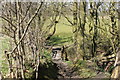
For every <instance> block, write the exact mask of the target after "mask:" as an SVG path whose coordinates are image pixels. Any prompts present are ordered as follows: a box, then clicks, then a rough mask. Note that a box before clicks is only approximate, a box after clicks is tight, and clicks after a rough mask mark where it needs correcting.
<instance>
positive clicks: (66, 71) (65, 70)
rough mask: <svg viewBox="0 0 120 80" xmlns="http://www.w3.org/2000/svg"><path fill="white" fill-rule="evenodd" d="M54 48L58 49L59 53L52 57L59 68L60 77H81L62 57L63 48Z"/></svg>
mask: <svg viewBox="0 0 120 80" xmlns="http://www.w3.org/2000/svg"><path fill="white" fill-rule="evenodd" d="M54 50H56V51H57V54H56V56H55V57H54V58H52V60H53V62H54V63H56V64H57V66H58V69H59V76H58V78H59V79H61V78H64V79H66V78H67V79H70V78H79V76H78V75H77V74H76V73H74V71H73V70H72V69H71V67H70V66H69V65H68V64H67V63H66V62H65V61H63V60H62V59H61V50H57V47H56V49H55V48H54Z"/></svg>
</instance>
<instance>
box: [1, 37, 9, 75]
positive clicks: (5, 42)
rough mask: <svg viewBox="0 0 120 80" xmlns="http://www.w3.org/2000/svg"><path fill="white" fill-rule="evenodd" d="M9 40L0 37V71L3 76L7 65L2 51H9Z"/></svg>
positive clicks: (6, 70) (6, 71)
mask: <svg viewBox="0 0 120 80" xmlns="http://www.w3.org/2000/svg"><path fill="white" fill-rule="evenodd" d="M8 41H9V38H7V37H0V70H1V71H2V73H3V75H5V74H6V73H8V67H7V66H8V64H7V61H6V60H5V55H4V51H5V50H9V48H10V45H9V43H8Z"/></svg>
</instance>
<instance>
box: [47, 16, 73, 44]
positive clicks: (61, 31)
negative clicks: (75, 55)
mask: <svg viewBox="0 0 120 80" xmlns="http://www.w3.org/2000/svg"><path fill="white" fill-rule="evenodd" d="M51 31H52V30H51ZM71 42H72V26H70V23H68V21H67V20H66V19H65V18H63V17H62V18H61V19H60V21H59V22H58V24H57V26H56V33H55V34H54V36H52V37H51V39H50V41H49V43H50V44H53V45H67V44H70V43H71Z"/></svg>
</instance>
